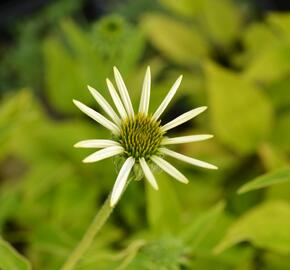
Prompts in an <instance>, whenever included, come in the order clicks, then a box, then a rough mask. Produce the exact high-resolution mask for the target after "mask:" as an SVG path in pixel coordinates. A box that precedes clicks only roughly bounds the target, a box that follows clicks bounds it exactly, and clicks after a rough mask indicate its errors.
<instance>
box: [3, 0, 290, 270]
mask: <svg viewBox="0 0 290 270" xmlns="http://www.w3.org/2000/svg"><path fill="white" fill-rule="evenodd" d="M136 3H137V2H136ZM136 3H135V4H134V5H132V7H131V6H130V5H129V4H127V5H126V4H124V3H123V4H122V5H119V6H117V7H114V13H113V12H108V14H107V15H105V16H103V17H101V18H98V19H97V20H95V21H93V22H88V21H86V19H85V18H84V17H82V16H81V18H73V16H72V15H73V14H74V12H75V11H79V9H80V6H81V1H59V2H56V3H53V4H50V5H48V7H46V8H45V9H43V10H42V11H40V12H39V13H37V14H36V15H35V16H33V17H31V18H28V19H27V20H26V21H25V22H24V23H23V24H20V25H18V26H17V27H16V28H17V31H16V33H17V34H16V36H17V38H16V43H15V44H14V45H13V46H10V47H7V48H4V46H2V45H1V61H0V62H1V65H0V80H1V100H0V145H1V147H0V235H1V238H0V269H1V270H2V269H3V270H10V269H11V270H12V269H13V270H14V269H31V267H32V268H33V269H42V270H54V269H59V268H60V266H61V264H62V263H63V262H64V260H65V258H66V257H67V255H68V254H69V253H70V252H71V250H72V249H73V247H74V246H75V245H76V243H77V242H78V241H79V239H80V238H81V236H82V235H83V233H84V231H85V229H86V227H87V226H88V224H89V223H90V221H91V219H92V218H93V216H94V214H95V212H96V211H97V210H98V209H99V207H100V205H101V204H102V202H103V201H104V200H105V197H106V195H107V194H108V193H109V191H110V190H111V187H112V185H113V183H114V180H115V178H116V172H115V170H113V169H112V167H113V166H114V165H113V161H112V160H105V161H102V162H101V163H97V164H92V165H84V164H82V163H81V160H82V158H83V157H84V156H85V155H86V154H88V153H89V152H88V151H87V150H86V149H84V150H75V149H73V147H72V146H73V144H74V143H75V142H77V141H79V140H82V139H91V138H106V137H109V136H110V134H109V133H108V132H107V131H106V130H104V129H103V128H101V127H100V126H98V125H96V123H95V122H93V121H91V120H89V119H87V118H85V117H84V116H82V115H81V114H80V113H79V112H78V110H77V109H76V108H75V107H74V106H73V104H72V102H71V101H72V99H73V98H77V99H80V100H81V101H83V102H85V103H86V104H88V105H90V106H92V107H95V108H96V109H97V110H98V109H99V108H98V107H97V105H96V104H95V103H94V101H93V98H92V97H90V95H89V94H88V91H87V89H86V85H91V86H93V87H95V88H97V89H98V90H99V91H100V92H101V93H102V95H104V96H105V97H108V96H109V95H108V92H107V90H106V85H105V79H106V78H107V77H109V78H111V77H112V67H113V66H114V65H116V66H117V67H118V68H119V69H120V70H121V72H122V74H124V78H125V80H126V83H127V86H128V89H129V92H130V95H131V97H132V100H133V103H134V104H135V106H137V102H138V100H139V95H140V90H141V84H142V80H143V75H144V71H145V69H146V66H147V65H150V66H151V70H152V80H153V82H152V95H151V105H150V106H151V107H150V110H151V111H154V109H155V108H156V107H157V106H158V104H159V103H160V101H161V100H162V98H163V97H164V96H165V94H166V93H167V91H168V89H169V88H170V86H171V85H172V83H173V82H174V80H175V79H176V78H177V76H178V75H179V74H183V75H184V79H183V83H182V85H181V87H180V90H179V91H178V93H177V98H176V99H175V103H173V104H172V105H171V106H170V108H169V110H168V111H167V112H166V113H165V114H164V117H163V119H162V121H164V122H166V121H168V120H170V119H172V118H173V117H175V116H177V115H178V114H180V113H182V112H184V111H186V110H188V109H190V108H192V107H195V106H200V105H208V106H209V111H208V113H205V114H204V115H203V116H201V117H198V118H197V119H194V121H192V122H191V123H190V124H186V125H182V126H181V127H180V128H179V129H176V130H175V131H174V132H175V133H176V135H177V136H178V135H181V134H182V135H186V134H192V133H196V134H198V133H212V134H214V135H215V138H214V139H212V140H211V141H207V142H200V143H196V144H190V145H179V146H177V147H176V148H178V149H177V150H179V151H180V152H182V153H185V154H187V155H190V156H194V157H197V158H200V159H205V160H208V161H209V162H212V163H214V164H217V165H218V166H219V168H220V169H219V170H218V171H217V172H209V171H205V170H201V169H198V168H195V167H192V166H189V165H187V164H184V163H177V165H178V167H181V169H182V170H183V171H185V173H186V175H187V176H188V177H189V179H190V184H189V185H187V186H185V185H180V184H179V183H177V182H175V181H173V180H172V179H171V178H170V177H168V176H167V175H166V174H163V173H160V174H158V176H157V180H158V184H159V186H160V190H159V191H158V192H156V191H154V190H152V189H151V187H150V186H148V184H147V183H144V181H138V182H137V181H136V182H133V183H132V184H131V185H130V186H129V187H128V190H127V191H126V194H125V195H124V196H123V198H122V200H121V201H120V203H119V205H118V206H117V208H116V210H115V212H114V214H113V216H112V218H111V220H110V221H109V223H108V224H106V226H105V227H104V228H103V230H102V233H101V234H100V235H99V236H98V237H97V239H95V241H94V243H93V245H92V247H91V248H90V250H89V251H88V252H87V254H86V256H85V257H84V258H83V259H82V261H81V262H80V264H79V265H78V267H77V269H82V270H91V269H92V270H93V269H96V267H97V269H98V270H112V269H115V270H125V269H128V270H154V269H156V270H157V269H158V270H177V269H188V270H191V269H200V270H207V269H217V270H255V269H266V270H289V268H290V260H289V252H290V235H289V227H290V221H289V217H290V206H289V203H290V194H289V188H290V171H289V157H290V140H289V138H290V126H289V123H290V94H289V93H290V92H289V91H290V90H289V89H290V79H289V78H290V64H289V60H288V58H289V56H290V14H289V13H269V14H267V15H266V16H265V17H264V18H262V19H259V18H251V16H250V15H249V14H247V13H246V12H247V11H246V10H245V9H244V8H243V6H241V5H240V4H238V3H237V2H235V1H233V0H232V1H231V0H221V1H210V0H197V1H191V0H181V1H174V0H160V1H159V2H158V3H154V2H153V1H150V5H149V4H148V5H145V4H144V1H142V5H143V6H142V5H141V4H140V6H138V5H137V4H136ZM144 6H145V7H146V8H142V7H144ZM124 7H127V10H125V9H124ZM130 7H131V9H130ZM120 14H122V15H126V16H127V18H126V17H124V16H121V15H120ZM130 19H131V20H132V21H134V22H136V23H133V22H132V21H130ZM3 48H4V49H3ZM16 89H19V90H16ZM11 90H14V91H11ZM35 93H38V94H37V95H36V94H35ZM238 190H240V194H238V192H237V191H238ZM25 258H27V259H25ZM30 265H31V266H30Z"/></svg>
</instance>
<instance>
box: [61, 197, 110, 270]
mask: <svg viewBox="0 0 290 270" xmlns="http://www.w3.org/2000/svg"><path fill="white" fill-rule="evenodd" d="M113 209H114V208H113V207H111V206H110V196H108V198H107V199H106V201H105V202H104V204H103V206H102V208H101V209H100V211H99V212H98V213H97V215H96V216H95V218H94V220H93V222H92V223H91V225H90V226H89V227H88V229H87V231H86V232H85V234H84V236H83V238H82V239H81V241H80V242H79V243H78V245H77V246H76V248H75V249H74V251H73V252H72V253H71V255H70V256H69V257H68V259H67V260H66V262H65V264H64V265H63V266H62V268H61V270H72V269H74V267H75V266H76V264H77V263H78V262H79V260H80V259H81V258H82V257H83V255H84V254H85V252H86V251H87V250H88V248H89V247H90V246H91V244H92V242H93V240H94V238H95V236H96V235H97V234H98V232H99V231H100V229H101V228H102V227H103V225H104V224H105V223H106V221H107V220H108V218H109V217H110V214H111V213H112V211H113Z"/></svg>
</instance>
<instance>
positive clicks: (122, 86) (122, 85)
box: [114, 67, 134, 117]
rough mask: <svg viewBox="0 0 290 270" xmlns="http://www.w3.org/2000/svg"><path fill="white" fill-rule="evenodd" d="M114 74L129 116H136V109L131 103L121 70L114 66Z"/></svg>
mask: <svg viewBox="0 0 290 270" xmlns="http://www.w3.org/2000/svg"><path fill="white" fill-rule="evenodd" d="M114 75H115V80H116V83H117V86H118V89H119V93H120V95H121V99H122V100H123V104H124V105H125V109H126V111H127V113H128V115H129V116H131V117H133V116H134V110H133V106H132V103H131V99H130V96H129V93H128V90H127V87H126V85H125V83H124V81H123V78H122V76H121V74H120V72H119V70H118V69H117V68H116V67H114Z"/></svg>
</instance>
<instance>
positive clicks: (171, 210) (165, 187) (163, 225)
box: [146, 174, 181, 232]
mask: <svg viewBox="0 0 290 270" xmlns="http://www.w3.org/2000/svg"><path fill="white" fill-rule="evenodd" d="M157 180H158V186H159V189H160V191H162V192H159V191H156V190H154V189H153V188H152V187H151V186H150V184H149V183H148V182H147V181H146V200H147V218H148V222H149V225H150V227H151V228H152V229H153V230H155V231H156V232H164V231H166V230H170V231H175V230H176V229H177V228H179V225H180V213H181V210H180V205H179V201H178V199H177V197H176V192H175V189H174V188H173V186H172V183H171V181H172V179H170V178H169V177H167V175H165V174H159V175H158V179H157Z"/></svg>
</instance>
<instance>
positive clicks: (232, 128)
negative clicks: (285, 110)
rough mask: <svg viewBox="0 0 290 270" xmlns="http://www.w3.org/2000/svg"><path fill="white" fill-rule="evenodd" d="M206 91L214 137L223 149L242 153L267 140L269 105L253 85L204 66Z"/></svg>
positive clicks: (219, 69)
mask: <svg viewBox="0 0 290 270" xmlns="http://www.w3.org/2000/svg"><path fill="white" fill-rule="evenodd" d="M206 76H207V79H208V80H207V90H208V97H209V109H210V114H211V119H212V125H213V128H214V134H216V136H217V137H218V138H219V139H220V140H221V141H222V142H223V143H224V144H226V145H228V146H230V147H232V148H233V149H235V150H237V151H239V152H242V153H246V152H251V151H254V150H255V149H256V147H257V146H258V144H260V143H261V142H263V140H264V139H265V138H266V137H267V136H268V134H269V131H270V128H271V123H272V108H271V104H270V103H269V101H268V100H267V98H266V96H264V95H263V93H262V91H261V90H260V89H258V88H257V87H256V86H255V85H253V84H251V83H250V82H248V81H246V80H244V79H243V78H242V77H241V76H240V75H239V74H236V73H233V72H232V71H229V70H226V69H223V68H221V67H218V66H217V65H214V64H210V63H209V64H207V66H206Z"/></svg>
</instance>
